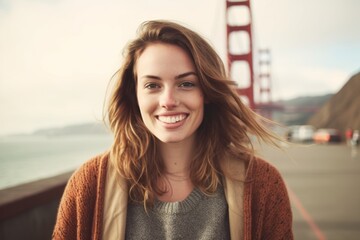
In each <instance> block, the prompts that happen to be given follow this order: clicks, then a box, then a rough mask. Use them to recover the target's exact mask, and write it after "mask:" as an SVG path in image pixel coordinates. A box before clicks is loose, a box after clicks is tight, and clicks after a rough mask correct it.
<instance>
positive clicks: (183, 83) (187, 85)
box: [179, 82, 195, 88]
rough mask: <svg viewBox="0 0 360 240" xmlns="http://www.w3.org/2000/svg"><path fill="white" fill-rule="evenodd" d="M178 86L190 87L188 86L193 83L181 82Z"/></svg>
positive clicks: (192, 85)
mask: <svg viewBox="0 0 360 240" xmlns="http://www.w3.org/2000/svg"><path fill="white" fill-rule="evenodd" d="M179 86H180V87H185V88H190V87H194V86H195V84H194V83H192V82H182V83H181V84H180V85H179Z"/></svg>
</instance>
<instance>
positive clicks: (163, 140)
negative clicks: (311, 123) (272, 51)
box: [53, 21, 293, 240]
mask: <svg viewBox="0 0 360 240" xmlns="http://www.w3.org/2000/svg"><path fill="white" fill-rule="evenodd" d="M108 119H109V123H110V127H111V129H112V131H113V133H114V143H113V145H112V147H111V149H110V151H109V152H108V153H105V154H102V155H100V156H97V157H95V158H93V159H92V160H90V161H88V162H87V163H85V164H84V165H83V166H82V167H81V168H80V169H79V170H77V171H76V173H74V175H73V176H72V177H71V179H70V180H69V182H68V184H67V187H66V189H65V192H64V195H63V198H62V200H61V204H60V208H59V212H58V216H57V222H56V226H55V230H54V234H53V238H54V239H248V240H250V239H293V234H292V214H291V207H290V203H289V199H288V195H287V191H286V188H285V184H284V182H283V180H282V178H281V176H280V174H279V173H278V171H277V170H276V169H275V168H274V167H272V166H271V165H270V164H269V163H266V162H265V161H263V160H261V159H259V158H257V157H255V154H254V150H253V148H252V145H251V141H250V137H253V136H255V137H257V138H259V139H261V140H264V141H266V142H268V143H272V144H276V141H277V140H278V139H277V137H276V136H274V135H272V133H271V132H269V131H267V130H266V128H264V127H263V126H262V125H261V124H260V123H259V117H258V116H257V115H256V114H255V113H253V112H252V111H251V110H250V109H249V108H248V107H246V106H245V105H244V104H243V103H242V102H241V101H240V98H239V97H238V96H237V94H236V93H235V91H234V85H233V82H232V81H230V80H229V78H228V77H227V75H226V73H225V69H224V65H223V63H222V61H221V59H220V58H219V56H218V55H217V54H216V52H215V51H214V50H213V48H212V47H211V46H210V45H209V44H208V43H207V42H206V41H205V40H204V39H203V38H202V37H200V36H199V35H198V34H197V33H195V32H193V31H191V30H190V29H188V28H186V27H184V26H181V25H179V24H176V23H173V22H168V21H149V22H146V23H144V24H142V26H141V27H140V29H139V32H138V37H137V38H136V39H135V40H133V41H132V42H130V43H129V44H128V46H127V48H126V51H125V59H124V62H123V65H122V67H121V68H120V70H119V71H118V72H117V78H116V82H115V86H114V91H113V93H112V95H111V99H110V101H109V106H108Z"/></svg>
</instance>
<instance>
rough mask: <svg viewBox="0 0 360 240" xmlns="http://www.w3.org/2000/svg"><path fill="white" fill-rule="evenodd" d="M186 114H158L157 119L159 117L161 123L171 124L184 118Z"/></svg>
mask: <svg viewBox="0 0 360 240" xmlns="http://www.w3.org/2000/svg"><path fill="white" fill-rule="evenodd" d="M186 116H187V115H186V114H179V115H174V116H158V117H157V119H159V120H160V121H161V122H163V123H168V124H171V123H177V122H180V121H182V120H184V119H185V118H186Z"/></svg>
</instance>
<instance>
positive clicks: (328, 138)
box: [313, 128, 341, 143]
mask: <svg viewBox="0 0 360 240" xmlns="http://www.w3.org/2000/svg"><path fill="white" fill-rule="evenodd" d="M313 140H314V142H315V143H332V142H341V133H340V131H339V130H337V129H333V128H321V129H318V130H316V131H315V133H314V136H313Z"/></svg>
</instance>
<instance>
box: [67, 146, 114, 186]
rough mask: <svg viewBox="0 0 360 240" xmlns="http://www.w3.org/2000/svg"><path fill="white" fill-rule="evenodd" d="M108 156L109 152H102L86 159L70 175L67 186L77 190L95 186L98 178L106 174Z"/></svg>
mask: <svg viewBox="0 0 360 240" xmlns="http://www.w3.org/2000/svg"><path fill="white" fill-rule="evenodd" d="M108 158H109V154H108V153H103V154H100V155H97V156H95V157H93V158H91V159H89V160H87V161H86V162H85V163H83V164H82V165H81V166H80V167H79V168H78V169H77V170H76V171H75V172H74V173H73V175H72V176H71V177H70V179H69V182H68V187H70V188H73V190H77V191H79V190H80V191H81V188H84V187H86V188H87V189H88V190H89V189H91V188H94V187H96V186H97V184H98V183H99V180H100V179H102V178H104V177H105V176H106V170H107V162H108ZM79 188H80V189H79Z"/></svg>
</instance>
